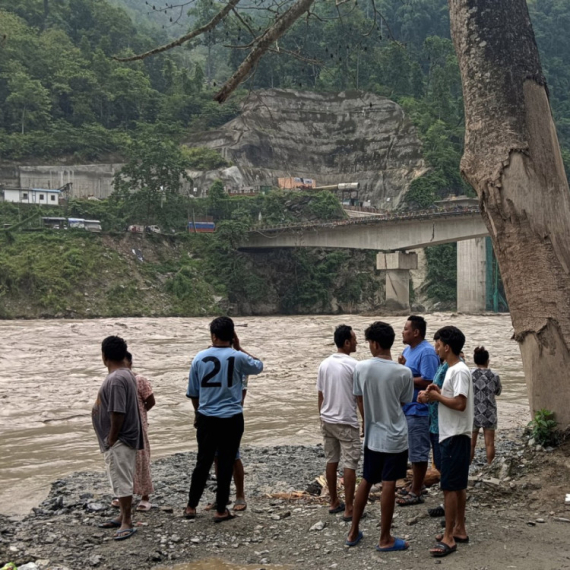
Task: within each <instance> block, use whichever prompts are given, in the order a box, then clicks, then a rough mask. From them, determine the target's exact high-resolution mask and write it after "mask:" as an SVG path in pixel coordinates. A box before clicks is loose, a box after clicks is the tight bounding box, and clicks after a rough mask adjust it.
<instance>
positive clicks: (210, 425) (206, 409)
mask: <svg viewBox="0 0 570 570" xmlns="http://www.w3.org/2000/svg"><path fill="white" fill-rule="evenodd" d="M210 334H211V337H212V346H211V347H210V348H208V349H206V350H203V351H202V352H199V353H198V354H197V355H196V357H195V358H194V361H193V362H192V367H191V368H190V376H189V380H188V390H187V392H186V396H187V397H188V398H191V399H192V405H193V406H194V410H195V411H196V428H197V435H196V437H197V439H198V457H197V460H196V467H195V468H194V471H193V473H192V482H191V484H190V493H189V497H188V505H187V507H186V509H185V511H184V516H185V517H186V518H195V517H196V507H197V506H198V503H199V502H200V498H201V497H202V493H203V492H204V487H205V486H206V481H207V479H208V474H209V473H210V468H211V467H212V463H213V462H214V457H215V455H216V451H217V452H218V488H217V492H216V510H217V514H216V515H215V516H214V522H222V521H225V520H228V519H232V518H234V516H233V515H232V514H231V513H230V512H229V510H228V509H227V508H226V505H227V504H228V498H229V496H230V482H231V479H232V472H233V467H234V461H235V458H236V454H237V452H238V449H239V445H240V442H241V436H242V435H243V429H244V423H243V407H242V391H243V377H244V376H247V375H255V374H260V373H261V372H262V371H263V363H262V362H261V361H260V360H259V359H257V358H254V357H253V356H251V355H250V354H248V353H247V352H245V351H244V350H243V349H242V348H241V346H240V342H239V339H238V337H237V335H236V334H235V328H234V323H233V321H232V319H230V318H229V317H218V318H217V319H214V320H213V321H212V322H211V323H210Z"/></svg>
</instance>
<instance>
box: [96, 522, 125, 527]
mask: <svg viewBox="0 0 570 570" xmlns="http://www.w3.org/2000/svg"><path fill="white" fill-rule="evenodd" d="M121 524H123V523H121V521H113V520H110V521H105V522H104V523H101V524H98V525H97V526H98V527H99V528H119V527H120V526H121Z"/></svg>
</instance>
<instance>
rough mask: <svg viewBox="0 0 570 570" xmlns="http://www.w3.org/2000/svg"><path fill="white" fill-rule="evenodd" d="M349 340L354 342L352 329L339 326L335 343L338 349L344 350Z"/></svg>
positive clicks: (335, 334)
mask: <svg viewBox="0 0 570 570" xmlns="http://www.w3.org/2000/svg"><path fill="white" fill-rule="evenodd" d="M347 340H348V341H351V340H352V327H349V326H348V325H338V327H336V329H335V331H334V343H335V344H336V345H337V346H338V348H342V347H343V346H344V343H345V342H346V341H347Z"/></svg>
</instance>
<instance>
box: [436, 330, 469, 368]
mask: <svg viewBox="0 0 570 570" xmlns="http://www.w3.org/2000/svg"><path fill="white" fill-rule="evenodd" d="M437 334H438V335H439V338H438V339H437V340H436V341H435V351H436V352H437V355H438V356H439V357H440V358H441V359H442V360H448V357H449V356H450V355H453V356H455V357H456V358H459V354H460V353H461V350H462V349H463V345H464V344H465V335H464V334H463V333H462V332H461V331H460V330H459V329H458V328H457V327H452V326H448V327H442V328H441V329H439V330H438V331H437Z"/></svg>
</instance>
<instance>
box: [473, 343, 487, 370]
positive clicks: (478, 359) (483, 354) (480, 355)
mask: <svg viewBox="0 0 570 570" xmlns="http://www.w3.org/2000/svg"><path fill="white" fill-rule="evenodd" d="M473 360H474V361H475V364H479V365H481V366H482V365H483V364H487V362H489V352H488V351H487V350H485V347H484V346H478V347H477V348H476V349H475V350H474V352H473Z"/></svg>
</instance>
